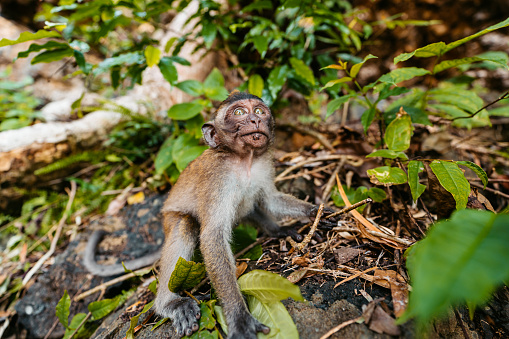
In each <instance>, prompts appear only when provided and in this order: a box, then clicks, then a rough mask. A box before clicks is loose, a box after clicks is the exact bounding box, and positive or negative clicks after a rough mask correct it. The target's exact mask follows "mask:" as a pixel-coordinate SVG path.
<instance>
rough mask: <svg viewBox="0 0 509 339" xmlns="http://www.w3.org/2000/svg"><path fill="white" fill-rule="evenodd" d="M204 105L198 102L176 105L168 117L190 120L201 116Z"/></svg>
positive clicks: (172, 107) (171, 108)
mask: <svg viewBox="0 0 509 339" xmlns="http://www.w3.org/2000/svg"><path fill="white" fill-rule="evenodd" d="M202 109H203V105H202V104H200V103H199V102H197V101H193V102H185V103H183V104H176V105H173V106H171V107H170V109H169V110H168V117H169V118H171V119H175V120H189V119H191V118H192V117H194V116H196V115H198V114H200V112H201V111H202Z"/></svg>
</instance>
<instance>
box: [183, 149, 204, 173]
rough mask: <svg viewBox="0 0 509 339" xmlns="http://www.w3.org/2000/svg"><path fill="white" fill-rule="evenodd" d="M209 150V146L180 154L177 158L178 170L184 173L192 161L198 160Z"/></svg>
mask: <svg viewBox="0 0 509 339" xmlns="http://www.w3.org/2000/svg"><path fill="white" fill-rule="evenodd" d="M208 148H209V147H208V146H194V147H191V148H188V149H186V150H185V152H182V153H180V154H179V156H178V157H177V158H175V165H176V166H177V169H178V170H179V171H180V172H182V171H183V170H184V169H185V168H186V167H187V165H188V164H189V163H190V162H191V161H193V160H194V159H196V158H198V157H199V156H200V155H201V154H202V153H203V152H204V151H205V150H206V149H208Z"/></svg>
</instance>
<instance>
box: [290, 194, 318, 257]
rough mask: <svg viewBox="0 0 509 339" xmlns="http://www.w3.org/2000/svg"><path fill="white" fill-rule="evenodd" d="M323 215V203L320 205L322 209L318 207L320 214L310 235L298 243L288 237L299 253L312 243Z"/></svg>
mask: <svg viewBox="0 0 509 339" xmlns="http://www.w3.org/2000/svg"><path fill="white" fill-rule="evenodd" d="M322 214H323V203H322V204H320V207H318V212H317V213H316V217H315V221H314V222H313V225H312V226H311V229H310V230H309V232H308V234H306V236H305V237H304V240H302V242H300V243H297V242H296V241H294V240H293V239H292V237H290V236H288V237H286V241H288V242H289V243H290V244H291V245H292V247H293V248H295V249H296V250H297V251H302V250H303V249H304V248H305V247H306V246H307V245H308V244H309V242H310V241H311V237H312V236H313V234H315V232H316V228H317V227H318V223H319V222H320V219H321V218H322Z"/></svg>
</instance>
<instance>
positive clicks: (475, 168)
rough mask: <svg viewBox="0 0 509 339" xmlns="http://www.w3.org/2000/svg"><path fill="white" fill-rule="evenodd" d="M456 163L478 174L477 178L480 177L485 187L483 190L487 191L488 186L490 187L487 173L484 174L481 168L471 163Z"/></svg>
mask: <svg viewBox="0 0 509 339" xmlns="http://www.w3.org/2000/svg"><path fill="white" fill-rule="evenodd" d="M456 163H457V164H458V165H461V166H465V167H467V168H470V169H471V170H472V171H474V172H475V174H477V176H478V177H479V179H481V181H482V184H483V185H484V187H483V188H484V189H486V185H488V175H487V174H486V172H484V170H483V169H482V168H481V167H479V166H477V165H476V164H474V163H473V162H471V161H456Z"/></svg>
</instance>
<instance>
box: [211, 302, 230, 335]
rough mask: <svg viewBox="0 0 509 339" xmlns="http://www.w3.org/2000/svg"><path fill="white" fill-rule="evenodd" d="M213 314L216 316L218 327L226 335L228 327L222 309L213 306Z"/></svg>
mask: <svg viewBox="0 0 509 339" xmlns="http://www.w3.org/2000/svg"><path fill="white" fill-rule="evenodd" d="M214 313H215V314H216V319H217V322H218V323H219V325H221V329H222V330H223V332H224V333H226V334H228V325H227V324H226V317H225V315H224V312H223V308H222V307H221V306H217V305H214Z"/></svg>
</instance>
